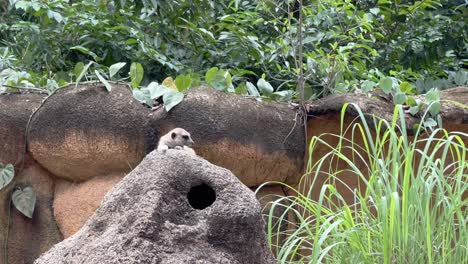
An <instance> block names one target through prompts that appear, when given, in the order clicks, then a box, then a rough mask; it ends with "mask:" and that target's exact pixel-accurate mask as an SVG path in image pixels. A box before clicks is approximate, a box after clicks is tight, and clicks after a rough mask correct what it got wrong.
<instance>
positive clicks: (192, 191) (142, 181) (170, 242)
mask: <svg viewBox="0 0 468 264" xmlns="http://www.w3.org/2000/svg"><path fill="white" fill-rule="evenodd" d="M263 230H264V223H263V221H262V218H261V215H260V205H259V203H258V201H257V200H256V198H255V195H254V193H253V192H252V191H250V190H249V189H248V188H247V187H246V186H244V185H243V184H242V183H241V182H240V181H239V180H238V179H237V178H236V177H235V176H234V175H233V174H232V173H231V172H230V171H228V170H226V169H224V168H221V167H218V166H215V165H213V164H211V163H209V162H208V161H206V160H204V159H202V158H199V157H198V156H194V155H190V154H187V153H185V152H184V151H180V150H168V151H166V152H165V153H161V152H158V151H153V152H151V153H150V154H149V155H147V156H146V158H145V159H144V160H143V161H142V162H141V163H140V164H139V165H138V166H137V167H136V168H135V169H134V170H133V171H132V172H131V173H130V174H128V175H127V176H126V177H125V178H124V179H123V180H122V181H121V182H120V183H119V184H117V185H116V186H115V187H114V189H113V190H112V191H111V192H109V193H108V194H107V195H106V197H105V198H104V201H103V202H102V204H101V206H100V207H99V208H98V210H97V211H96V212H95V214H94V215H93V216H92V217H91V218H90V219H89V220H88V221H87V222H86V224H85V225H84V226H83V227H82V228H81V229H80V230H79V231H78V232H77V233H76V234H75V235H73V236H71V237H69V238H68V239H66V240H64V241H62V242H61V243H59V244H57V245H55V246H54V247H53V248H52V249H51V250H49V251H48V252H46V253H45V254H44V255H42V256H41V257H40V258H39V259H37V260H36V262H35V263H36V264H46V263H47V264H53V263H80V264H83V263H100V264H107V263H275V260H274V257H273V255H272V253H271V251H270V250H269V248H268V247H267V244H266V236H265V233H264V231H263Z"/></svg>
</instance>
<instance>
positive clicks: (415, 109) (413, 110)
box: [408, 105, 420, 116]
mask: <svg viewBox="0 0 468 264" xmlns="http://www.w3.org/2000/svg"><path fill="white" fill-rule="evenodd" d="M419 110H420V108H419V106H418V105H416V106H412V107H410V109H409V110H408V111H409V113H410V114H411V115H412V116H415V115H416V114H417V113H418V112H419Z"/></svg>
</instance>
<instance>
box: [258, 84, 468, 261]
mask: <svg viewBox="0 0 468 264" xmlns="http://www.w3.org/2000/svg"><path fill="white" fill-rule="evenodd" d="M427 97H428V98H429V100H433V101H435V100H437V95H436V94H435V93H431V94H428V95H427ZM346 107H351V106H345V107H344V108H343V110H342V112H341V132H340V134H338V135H331V134H324V135H320V136H317V137H313V138H312V139H311V141H310V146H309V153H312V154H311V155H310V156H309V159H308V166H307V173H306V174H305V176H303V178H302V179H301V182H300V184H299V187H298V188H297V189H295V188H293V187H291V186H287V185H286V184H284V183H279V184H283V185H284V188H287V189H288V193H293V194H294V195H293V196H287V197H278V199H277V200H275V201H273V202H271V203H270V205H271V207H270V209H269V211H268V213H269V214H268V221H267V224H268V226H267V227H268V238H269V242H270V244H271V245H273V247H272V249H273V250H275V252H276V255H277V257H278V262H279V263H298V262H299V263H389V264H390V263H409V262H410V263H424V264H425V263H464V262H466V257H467V256H466V253H467V252H466V245H467V244H468V230H467V227H466V222H467V220H468V219H467V215H466V212H465V210H466V207H467V206H468V201H467V200H466V199H465V198H464V194H466V192H467V191H468V181H467V179H468V174H467V169H468V164H467V163H466V160H467V154H468V148H467V146H465V144H464V142H466V139H467V138H468V134H466V133H461V132H453V133H448V132H447V131H445V130H443V129H436V130H434V131H433V132H431V133H429V134H426V133H425V131H424V130H423V129H419V130H418V131H416V134H415V136H414V137H410V136H409V135H408V134H407V131H406V129H405V128H406V124H405V118H404V112H403V109H402V108H401V106H399V107H396V108H395V112H394V116H393V119H392V121H391V122H386V121H384V120H374V123H373V124H368V123H367V120H369V119H367V118H366V117H365V115H364V113H362V112H361V111H360V110H359V109H357V112H358V114H359V123H355V124H352V125H350V126H349V127H345V126H344V118H345V113H346ZM353 107H356V106H353ZM371 127H372V128H374V129H375V131H371ZM419 127H420V128H423V127H424V125H422V124H421V126H419ZM373 132H375V133H373ZM345 134H346V135H348V136H350V137H351V138H347V137H345V136H344V135H345ZM330 137H333V138H335V139H336V140H333V142H335V143H334V144H330V142H332V141H330ZM359 142H361V143H359ZM315 149H321V150H324V149H327V150H328V151H326V152H320V153H321V154H320V156H319V157H315V156H314V155H313V153H316V152H315V151H314V150H315ZM349 177H353V178H356V179H358V180H359V181H360V185H353V186H350V185H348V184H346V183H347V182H348V181H347V180H346V179H347V178H349ZM322 180H325V182H322ZM352 182H355V181H352ZM354 188H355V189H354ZM317 190H318V191H317ZM350 196H351V197H350ZM345 197H346V199H345ZM278 210H280V211H281V212H283V213H282V214H281V215H279V218H277V216H278V215H277V214H276V212H278ZM291 215H293V216H294V217H293V219H294V220H292V221H289V219H291V218H289V216H291ZM284 226H290V227H291V228H290V229H289V230H283V229H282V228H284ZM284 236H286V238H285V239H284V240H280V239H281V238H282V237H284ZM304 252H306V253H307V254H304Z"/></svg>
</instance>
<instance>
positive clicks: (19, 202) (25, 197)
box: [11, 186, 36, 218]
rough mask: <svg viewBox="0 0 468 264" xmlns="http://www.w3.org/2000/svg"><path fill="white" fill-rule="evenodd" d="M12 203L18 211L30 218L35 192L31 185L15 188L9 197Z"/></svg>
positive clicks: (34, 201) (34, 203) (34, 202)
mask: <svg viewBox="0 0 468 264" xmlns="http://www.w3.org/2000/svg"><path fill="white" fill-rule="evenodd" d="M11 199H12V201H13V205H14V206H15V208H16V209H18V211H20V212H21V213H22V214H23V215H25V216H27V217H28V218H32V216H33V213H34V207H35V206H36V194H35V193H34V191H33V189H32V187H30V186H28V187H25V188H24V189H21V188H17V189H16V190H15V191H14V192H13V194H12V197H11Z"/></svg>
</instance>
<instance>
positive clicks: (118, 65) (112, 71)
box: [109, 62, 127, 78]
mask: <svg viewBox="0 0 468 264" xmlns="http://www.w3.org/2000/svg"><path fill="white" fill-rule="evenodd" d="M126 64H127V63H125V62H118V63H115V64H112V65H111V66H110V67H109V78H112V77H114V75H115V74H116V73H117V72H119V71H120V69H122V68H123V67H124V66H125V65H126Z"/></svg>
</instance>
